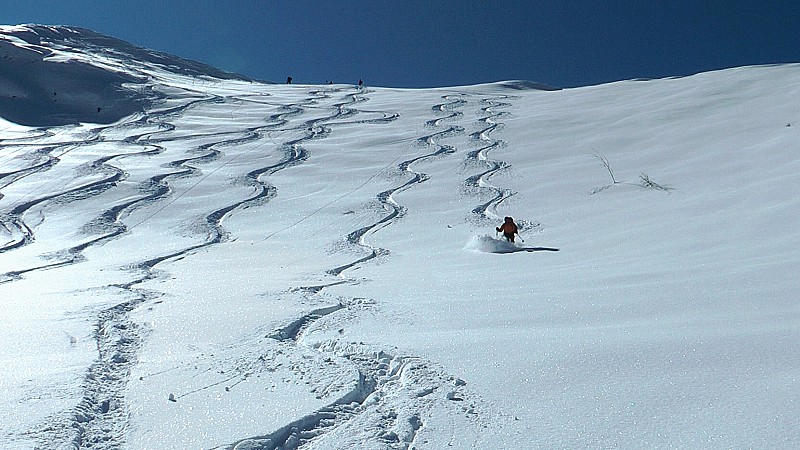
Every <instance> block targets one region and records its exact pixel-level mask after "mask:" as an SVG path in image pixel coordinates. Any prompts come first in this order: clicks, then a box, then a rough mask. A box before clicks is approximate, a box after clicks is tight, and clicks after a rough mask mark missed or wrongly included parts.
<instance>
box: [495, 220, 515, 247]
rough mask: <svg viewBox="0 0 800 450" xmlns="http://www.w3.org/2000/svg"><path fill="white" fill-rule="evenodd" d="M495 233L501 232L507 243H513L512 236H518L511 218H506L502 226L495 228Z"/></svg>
mask: <svg viewBox="0 0 800 450" xmlns="http://www.w3.org/2000/svg"><path fill="white" fill-rule="evenodd" d="M496 230H497V232H498V233H499V232H501V231H502V232H503V237H505V238H506V240H507V241H508V242H511V243H512V244H513V243H514V236H515V235H518V234H519V228H517V224H515V223H514V219H512V218H511V217H506V218H505V220H504V222H503V224H502V225H500V226H499V227H497V228H496Z"/></svg>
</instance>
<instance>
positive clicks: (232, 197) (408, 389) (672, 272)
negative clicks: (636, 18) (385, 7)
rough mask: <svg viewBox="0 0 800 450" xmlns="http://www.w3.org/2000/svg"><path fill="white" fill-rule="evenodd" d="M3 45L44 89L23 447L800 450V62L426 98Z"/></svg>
mask: <svg viewBox="0 0 800 450" xmlns="http://www.w3.org/2000/svg"><path fill="white" fill-rule="evenodd" d="M0 36H2V38H0V55H4V56H5V57H8V58H16V59H15V60H14V61H16V60H17V59H19V60H22V59H24V58H28V61H31V62H30V64H31V67H32V68H33V69H32V70H35V71H36V72H37V73H39V74H41V77H40V78H39V79H40V80H44V81H43V82H42V83H40V84H35V83H33V82H29V81H26V80H24V79H23V78H21V77H20V76H19V74H18V73H17V72H15V70H18V67H17V69H14V64H16V63H10V64H8V65H4V66H3V67H4V69H2V70H0V103H2V105H0V117H4V120H0V314H1V315H2V319H3V320H4V323H6V324H7V326H5V327H2V328H0V344H2V345H0V349H2V350H0V364H2V365H3V367H4V371H3V372H2V375H0V405H2V406H3V407H2V408H0V447H3V448H9V449H14V450H16V449H28V448H61V449H84V448H85V449H88V448H93V449H102V450H110V449H128V448H130V449H138V448H215V449H239V450H242V449H278V448H280V449H326V450H330V449H345V448H360V449H387V448H389V449H403V450H411V449H416V450H421V449H439V448H509V449H528V448H559V447H569V448H614V447H616V448H635V447H641V446H646V447H680V448H794V447H796V446H797V445H798V444H799V443H798V440H797V436H800V433H799V432H798V431H800V428H799V427H798V424H797V421H796V420H795V416H796V414H795V413H796V405H797V402H798V401H800V398H798V394H797V393H798V392H800V389H797V387H798V386H797V377H796V367H797V365H798V364H800V353H799V352H798V351H797V349H798V348H800V341H798V336H800V334H798V333H797V332H798V330H800V328H798V327H800V325H798V319H797V318H798V317H799V316H798V309H797V305H796V302H795V301H794V293H795V292H796V291H797V288H798V284H797V277H796V276H794V273H795V272H796V268H797V267H798V264H800V260H798V255H797V252H796V251H795V249H796V248H797V246H798V245H799V244H800V231H798V230H800V226H798V225H800V224H798V222H797V214H796V211H797V208H798V206H800V205H798V200H797V198H796V196H795V195H793V194H792V193H791V189H788V190H787V189H786V186H793V185H796V184H797V183H798V181H800V180H798V173H800V159H798V158H797V152H796V142H797V139H798V136H797V133H798V131H797V129H798V126H797V123H798V122H800V119H798V116H797V112H796V111H795V109H796V108H795V107H794V106H793V103H792V102H790V101H786V99H787V98H788V99H791V98H793V97H794V96H796V95H797V94H798V93H800V81H798V80H800V78H798V70H799V69H800V68H799V67H798V66H797V65H783V66H773V67H747V68H739V69H732V70H728V71H720V72H714V73H708V74H699V75H697V76H693V77H685V78H680V79H669V80H653V81H648V82H621V83H614V84H610V85H604V86H593V87H588V88H580V89H569V90H543V87H541V86H538V85H536V84H532V83H528V82H514V81H512V82H503V83H496V84H486V85H479V86H462V87H457V88H448V89H424V90H403V89H384V88H373V87H369V88H358V87H356V86H350V85H332V86H303V85H273V84H265V83H257V82H252V81H250V80H244V79H236V78H225V79H223V78H222V76H221V75H220V76H217V75H215V74H214V72H213V71H211V70H210V69H209V70H208V71H205V69H203V68H201V67H199V66H194V65H192V64H191V63H190V62H184V61H181V60H178V59H171V58H170V57H169V55H150V56H148V53H149V51H147V50H144V49H136V48H129V47H127V46H126V45H125V44H124V43H119V42H116V41H114V40H113V39H111V38H107V37H98V36H95V35H93V34H91V33H90V32H86V31H84V30H77V29H63V28H58V27H44V28H39V27H27V26H26V27H4V28H0ZM65 64H66V65H71V66H72V67H73V68H74V70H72V71H67V72H64V73H65V74H67V75H68V76H66V77H65V78H64V79H65V80H67V79H69V80H75V79H80V78H86V79H87V80H89V82H88V84H86V85H79V84H70V83H65V84H62V85H59V86H58V88H57V89H56V90H53V89H51V87H52V85H53V83H57V82H58V80H59V77H60V76H62V71H61V70H60V69H61V68H62V67H59V66H57V65H65ZM54 65H55V66H54ZM776 86H779V87H780V89H778V88H776ZM104 89H111V90H113V91H114V94H113V95H112V94H108V95H100V96H99V97H97V96H87V95H85V92H87V90H88V91H95V90H98V91H99V92H110V91H104ZM119 89H121V90H119ZM54 91H55V92H56V94H57V95H53V92H54ZM120 93H122V94H120ZM73 94H74V95H73ZM15 95H16V96H17V98H14V96H15ZM21 95H23V96H27V98H28V99H29V100H26V102H24V103H21V104H24V105H29V106H30V107H29V108H27V109H25V108H23V110H21V111H22V113H24V117H22V116H14V115H13V114H17V112H14V113H10V114H9V113H8V111H10V110H11V109H13V106H14V105H15V102H17V103H19V100H20V96H21ZM54 97H55V99H54ZM98 99H99V100H102V102H103V103H102V105H101V104H98V103H97V102H98ZM55 100H57V101H55ZM61 103H63V104H64V105H66V106H63V105H60V104H61ZM98 107H100V110H98V109H97V108H98ZM4 108H5V109H4ZM110 111H113V113H112V112H110ZM754 111H758V114H754V113H753V112H754ZM98 113H99V115H98ZM6 119H15V120H16V119H20V120H18V122H19V123H13V122H10V121H6ZM23 119H24V120H23ZM609 175H611V176H609ZM637 180H638V181H637ZM609 183H611V184H609ZM598 186H601V187H600V188H598ZM506 215H511V216H513V217H514V219H515V220H516V221H517V223H518V224H519V225H520V228H521V234H522V238H524V239H525V242H524V243H522V242H519V243H517V244H516V245H514V244H510V243H506V242H503V241H501V240H499V239H497V238H496V236H495V234H494V229H493V228H494V227H495V226H497V225H499V220H500V218H502V217H503V216H506ZM559 249H560V251H556V250H559ZM743 405H746V407H745V406H743Z"/></svg>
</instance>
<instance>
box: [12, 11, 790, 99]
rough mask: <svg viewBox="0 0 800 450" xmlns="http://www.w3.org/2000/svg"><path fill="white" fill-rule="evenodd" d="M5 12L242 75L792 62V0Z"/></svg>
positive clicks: (483, 72) (604, 70)
mask: <svg viewBox="0 0 800 450" xmlns="http://www.w3.org/2000/svg"><path fill="white" fill-rule="evenodd" d="M5 3H6V4H5V5H3V7H2V9H0V23H2V24H6V25H13V24H20V23H39V24H46V25H75V26H80V27H85V28H90V29H92V30H94V31H97V32H100V33H104V34H108V35H111V36H113V37H116V38H120V39H124V40H126V41H129V42H131V43H133V44H136V45H139V46H143V47H148V48H151V49H154V50H159V51H163V52H167V53H172V54H174V55H178V56H182V57H185V58H190V59H194V60H198V61H201V62H205V63H209V64H212V65H214V66H217V67H219V68H221V69H224V70H229V71H235V72H239V73H242V74H244V75H248V76H250V77H254V78H258V79H264V80H270V81H276V82H283V81H284V80H286V77H287V76H289V75H291V76H292V77H293V78H294V80H295V82H296V83H324V82H325V81H327V80H333V81H335V82H342V83H354V82H356V81H357V80H358V78H363V79H364V81H365V83H366V84H368V85H373V86H388V87H433V86H455V85H464V84H475V83H482V82H490V81H499V80H511V79H524V80H532V81H538V82H543V83H547V84H550V85H553V86H560V87H574V86H583V85H591V84H599V83H604V82H609V81H616V80H623V79H631V78H661V77H667V76H681V75H690V74H693V73H697V72H703V71H707V70H713V69H720V68H727V67H736V66H742V65H750V64H767V63H783V62H800V45H799V44H798V42H800V41H798V39H800V1H797V0H792V1H771V0H764V1H758V0H753V1H740V0H722V1H717V0H674V1H641V0H619V1H609V2H603V1H598V0H594V1H571V0H559V1H535V0H529V1H503V0H491V1H490V0H486V1H477V0H438V1H437V0H428V1H417V0H392V1H382V0H353V1H338V0H318V1H306V0H294V1H284V0H277V1H273V0H214V1H212V0H136V1H116V0H69V1H63V0H20V1H8V2H5Z"/></svg>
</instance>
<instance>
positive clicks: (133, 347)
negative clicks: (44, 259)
mask: <svg viewBox="0 0 800 450" xmlns="http://www.w3.org/2000/svg"><path fill="white" fill-rule="evenodd" d="M323 98H327V93H325V92H324V91H318V92H312V93H311V97H309V98H307V99H306V100H304V101H303V102H301V104H297V105H286V107H285V111H282V112H280V113H278V114H275V115H272V116H270V117H268V118H267V119H266V123H267V124H266V125H263V126H259V127H254V128H249V129H244V130H242V131H240V132H239V131H237V132H232V133H222V134H219V135H218V136H219V137H220V140H218V141H215V142H213V143H209V144H204V145H201V146H199V147H198V148H197V149H196V150H195V151H194V152H195V153H197V154H198V155H197V156H192V157H188V158H180V159H175V160H173V161H171V162H170V163H168V164H166V166H167V167H168V168H170V169H171V170H170V171H168V172H165V173H161V174H157V175H154V176H152V177H151V178H149V179H148V180H147V181H146V182H144V183H143V186H142V187H141V191H142V192H143V195H142V196H141V197H139V198H137V199H134V200H129V201H126V202H124V203H121V204H118V205H115V206H113V207H111V208H110V209H108V210H106V211H104V212H102V213H101V214H100V216H99V217H98V218H97V219H95V220H94V221H92V223H90V224H87V225H86V226H85V227H84V228H86V229H89V230H106V232H105V233H104V234H102V235H101V236H99V237H95V238H93V239H91V240H89V241H87V242H84V243H82V244H80V245H76V246H73V247H71V248H68V249H65V250H63V251H61V252H58V253H59V258H58V259H59V261H58V262H54V263H49V264H45V265H42V266H38V267H32V268H25V269H20V270H15V271H12V272H9V273H6V274H3V275H2V278H0V282H10V281H14V280H17V279H19V278H20V277H21V276H22V275H23V274H25V273H29V272H31V271H34V270H44V269H52V268H55V267H59V266H63V265H67V264H74V263H77V262H79V261H80V260H81V257H80V254H81V252H82V251H83V250H85V249H86V248H88V247H90V246H93V245H99V244H102V243H103V242H106V241H108V240H110V239H114V238H117V237H119V236H122V235H124V234H125V233H127V232H129V231H130V228H131V227H128V226H126V225H125V224H123V223H122V222H121V218H122V217H123V216H124V215H127V214H129V213H130V212H131V211H132V210H134V209H136V208H139V207H142V206H144V205H151V204H153V205H155V204H158V203H159V202H162V203H163V202H164V201H165V200H166V199H167V198H168V197H169V196H170V194H171V193H172V188H171V186H170V180H171V179H175V178H183V177H200V176H201V175H202V171H201V170H200V169H199V168H198V167H197V166H196V165H197V164H203V163H208V162H211V161H214V160H217V159H219V158H220V157H221V152H220V150H217V149H216V148H215V147H223V146H228V147H230V146H235V145H239V144H243V143H246V142H250V141H254V140H258V139H263V138H264V134H265V133H269V132H271V131H276V130H280V131H289V130H291V131H295V130H303V131H304V136H303V137H301V138H298V139H295V140H292V141H288V142H284V143H282V144H281V145H280V146H279V147H280V150H281V151H282V152H283V153H284V157H283V158H282V160H281V161H280V162H278V163H276V164H273V165H269V166H266V167H263V168H260V169H256V170H252V171H250V172H248V173H246V174H245V175H244V178H245V179H246V180H247V182H248V183H249V184H250V185H252V186H253V187H254V189H255V193H254V194H253V195H251V196H250V197H248V198H246V199H244V200H241V201H238V202H235V203H232V204H230V205H228V206H226V207H223V208H219V209H217V210H214V211H212V212H210V213H208V214H207V215H206V216H205V219H204V224H203V228H205V229H206V231H207V233H208V234H207V238H206V239H205V241H204V242H202V243H199V244H197V245H193V246H190V247H187V248H184V249H181V250H177V251H174V252H171V253H169V254H166V255H162V256H159V257H156V258H152V259H150V260H148V261H143V262H140V263H138V264H137V265H135V267H132V268H131V269H133V270H134V271H135V272H137V273H139V275H138V276H137V277H136V278H135V279H133V280H132V281H130V282H128V283H125V284H120V285H115V286H108V287H107V288H109V289H119V290H122V291H124V292H128V293H129V296H130V297H131V299H130V300H128V301H125V302H123V303H120V304H117V305H115V306H113V307H111V308H108V309H105V310H103V311H101V312H100V313H99V317H98V322H97V325H96V332H95V339H96V341H97V348H98V359H97V360H96V362H95V363H94V364H93V365H92V366H91V367H90V368H89V369H88V371H87V375H86V377H85V379H84V381H83V391H84V396H83V400H81V401H80V403H79V404H78V405H77V407H76V408H75V410H74V411H73V412H72V413H69V414H67V415H66V416H59V417H54V418H51V419H50V420H48V423H47V424H43V425H42V427H41V428H40V429H38V430H32V431H30V433H28V434H29V435H30V436H32V437H33V438H34V439H35V440H37V441H39V442H42V443H48V442H50V443H52V442H63V443H65V444H66V445H69V446H70V447H72V448H77V449H80V448H121V447H122V446H123V442H124V432H125V428H126V423H127V411H126V407H125V399H124V391H125V388H126V385H127V382H128V378H129V375H130V371H131V368H132V367H133V365H135V363H136V353H137V350H138V348H139V347H140V345H141V340H142V334H143V333H142V331H141V330H140V329H139V328H140V327H139V326H138V325H137V324H136V323H134V322H133V321H132V320H131V319H130V317H129V316H130V313H131V312H132V311H133V310H135V309H136V308H137V307H138V306H139V305H141V304H142V303H144V302H146V301H149V300H153V299H156V298H158V297H159V296H160V293H158V292H154V291H147V290H144V289H140V288H138V287H137V285H139V284H141V283H143V282H145V281H147V280H150V279H153V278H155V277H156V276H157V274H156V266H157V265H158V264H160V263H162V262H165V261H168V260H178V259H180V258H182V257H184V256H186V255H188V254H190V253H192V252H196V251H198V250H200V249H202V248H205V247H208V246H211V245H215V244H219V243H223V242H225V241H226V240H227V239H228V235H227V233H226V231H225V230H224V228H223V227H222V225H221V223H222V220H223V218H224V217H225V216H227V215H228V214H230V213H231V212H233V211H234V210H236V209H239V208H246V207H250V206H256V205H260V204H263V203H264V202H265V201H266V200H268V199H269V198H272V197H273V196H274V195H276V191H277V190H276V189H275V188H274V187H273V186H271V185H270V184H269V183H267V182H266V181H262V180H260V177H261V176H263V175H269V174H273V173H275V172H277V171H280V170H283V169H286V168H289V167H292V166H294V165H296V164H300V163H302V162H303V161H305V160H306V159H307V158H308V153H307V151H306V150H305V149H304V148H303V147H302V143H303V142H305V141H307V140H311V139H321V138H324V137H325V136H327V135H328V133H329V132H330V128H328V127H327V126H326V125H325V123H326V122H331V121H334V120H338V119H343V118H348V117H350V116H352V115H354V114H356V113H357V111H356V110H353V109H349V108H347V106H348V105H350V104H352V103H355V102H357V101H358V98H357V96H355V95H350V96H348V97H347V98H348V99H347V100H346V101H343V102H341V103H338V104H335V105H334V106H333V108H334V112H333V113H331V114H329V115H327V116H323V117H321V118H315V119H309V120H307V121H305V122H303V123H302V124H300V125H298V126H294V127H291V128H281V127H284V126H286V125H287V124H288V123H289V119H290V118H291V117H293V116H297V115H301V114H304V113H306V110H305V107H306V106H307V105H310V104H313V103H314V102H315V101H317V100H320V99H323ZM232 100H236V101H242V100H241V99H239V98H235V97H232ZM226 101H229V100H226V99H225V98H222V97H218V96H204V97H203V98H200V99H191V100H190V101H188V102H186V103H184V104H182V105H179V106H176V107H172V108H167V109H165V110H162V111H157V112H151V113H149V114H144V115H143V116H142V117H140V118H138V119H137V120H135V121H133V122H129V123H123V124H119V125H116V126H110V127H104V128H100V129H97V130H95V131H96V132H97V133H101V132H102V131H105V130H114V129H116V130H119V129H127V128H139V127H148V126H153V125H154V126H155V127H156V128H157V129H156V130H155V131H146V132H143V133H140V134H134V135H129V136H127V137H125V138H124V139H123V140H122V141H120V143H124V144H126V145H138V146H141V147H143V148H144V149H143V150H142V151H139V152H130V153H119V154H114V155H109V156H105V157H102V158H99V159H98V160H95V161H93V162H92V163H90V164H89V165H88V169H89V170H88V173H97V172H100V173H104V174H106V176H105V177H104V178H102V179H101V180H97V181H93V182H91V183H87V184H85V185H81V186H78V187H76V188H73V189H69V190H67V191H63V192H56V193H51V194H47V195H42V196H39V197H37V198H35V199H33V200H29V201H26V202H24V203H22V204H19V205H16V206H15V207H13V208H12V209H11V210H10V211H9V212H7V213H4V214H3V216H4V217H8V219H5V220H3V221H2V223H3V226H4V228H5V229H7V230H8V229H9V228H10V227H9V226H8V225H6V224H7V223H10V224H11V225H12V227H11V228H13V229H17V230H20V232H21V234H22V235H23V238H21V239H18V240H17V241H15V242H13V243H11V244H7V245H5V246H4V247H2V249H0V251H11V250H14V249H16V248H19V247H21V246H24V245H27V244H29V243H31V242H33V240H34V236H35V235H34V230H33V229H32V228H31V227H29V226H28V225H27V224H26V223H25V221H24V214H25V212H26V211H29V210H30V209H31V208H33V207H34V206H36V205H40V204H44V203H48V202H49V203H54V202H56V201H58V202H60V203H64V204H66V203H70V202H74V201H80V200H81V199H84V198H88V197H90V196H93V195H97V194H99V193H101V192H103V191H104V190H107V189H111V188H113V187H114V186H115V185H116V183H117V182H118V181H120V180H122V179H123V178H124V177H125V175H126V174H125V173H124V172H123V171H122V170H121V169H119V168H117V167H114V166H113V165H111V164H110V162H111V161H113V160H114V159H116V158H122V157H131V156H148V155H153V154H159V153H162V152H164V151H165V148H164V146H163V145H161V144H166V143H169V142H171V141H172V140H173V139H172V138H171V137H169V136H165V135H166V134H168V133H170V132H172V131H175V130H176V126H175V125H174V124H173V123H171V122H169V121H168V120H169V119H170V118H176V117H180V116H181V115H182V114H183V113H184V112H185V111H186V110H187V109H189V108H191V107H194V106H196V105H200V104H202V103H206V102H226ZM394 118H396V116H391V115H384V116H383V117H382V118H379V119H367V120H364V121H362V122H363V123H382V122H386V121H391V120H393V119H394ZM51 135H52V133H49V132H43V133H42V134H41V135H39V136H32V137H29V138H26V140H35V139H37V138H41V137H49V136H51ZM209 136H212V135H209ZM198 137H203V136H198V135H192V136H189V137H184V138H177V139H175V140H179V139H191V138H195V139H196V138H198ZM19 141H20V140H19V139H18V140H16V142H14V143H13V144H11V145H19ZM93 141H94V140H89V141H83V142H64V143H60V144H54V145H52V146H48V147H44V149H43V148H42V147H39V148H38V150H37V151H38V152H44V153H45V154H46V156H48V158H47V160H46V161H45V162H44V163H36V164H34V165H32V166H30V167H27V168H22V169H19V170H17V171H15V172H11V173H8V174H0V176H2V177H0V181H1V180H2V178H6V177H12V180H11V182H10V183H6V184H5V185H4V186H8V185H10V184H11V183H13V182H14V181H17V180H19V179H21V177H23V176H27V175H29V174H35V173H39V172H43V171H46V170H49V169H50V168H52V167H54V166H55V165H56V164H57V163H58V162H59V160H58V158H56V157H51V156H49V153H52V152H54V151H57V150H58V149H61V148H64V147H69V146H75V145H91V144H92V142H93ZM106 142H109V141H106ZM30 145H31V146H36V144H35V143H31V144H30ZM62 155H63V154H62ZM231 161H232V160H231ZM229 162H230V161H229ZM201 181H202V179H201ZM0 198H2V197H0ZM157 212H158V211H157ZM157 212H156V213H157ZM150 217H152V216H150ZM138 225H139V224H136V225H134V227H135V226H138ZM9 232H10V231H9Z"/></svg>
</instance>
